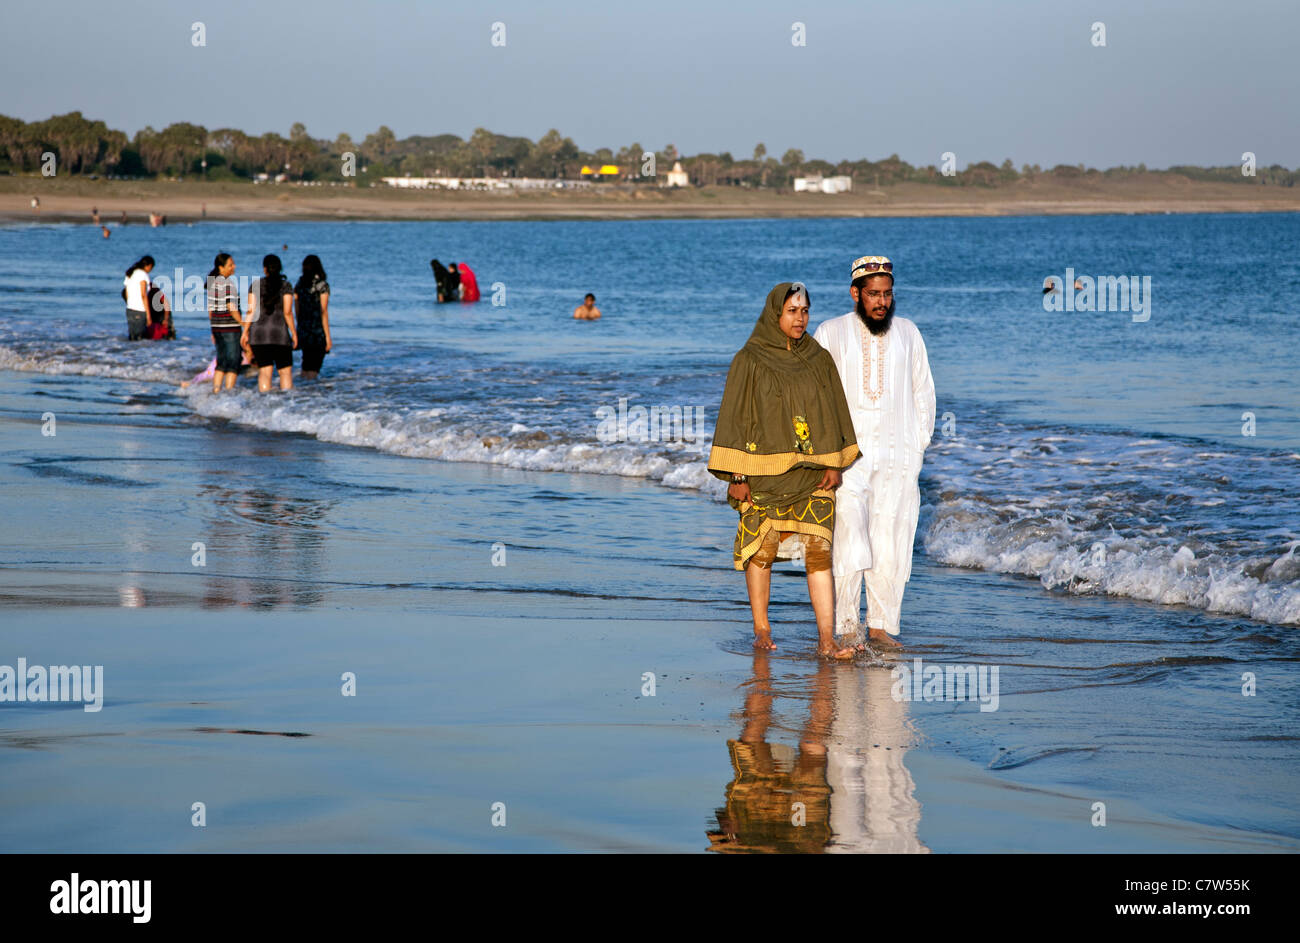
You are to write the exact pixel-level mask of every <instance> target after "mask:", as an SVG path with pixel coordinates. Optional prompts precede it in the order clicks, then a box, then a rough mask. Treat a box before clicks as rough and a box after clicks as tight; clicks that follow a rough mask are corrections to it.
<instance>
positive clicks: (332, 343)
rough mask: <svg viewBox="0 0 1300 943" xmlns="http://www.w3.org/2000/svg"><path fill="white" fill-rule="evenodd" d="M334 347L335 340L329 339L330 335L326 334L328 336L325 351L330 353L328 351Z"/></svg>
mask: <svg viewBox="0 0 1300 943" xmlns="http://www.w3.org/2000/svg"><path fill="white" fill-rule="evenodd" d="M333 347H334V342H333V341H332V340H330V339H329V335H326V336H325V353H327V354H328V353H329V352H330V351H331V350H332V349H333Z"/></svg>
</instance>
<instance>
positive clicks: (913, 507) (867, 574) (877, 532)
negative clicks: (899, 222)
mask: <svg viewBox="0 0 1300 943" xmlns="http://www.w3.org/2000/svg"><path fill="white" fill-rule="evenodd" d="M850 272H851V277H852V283H851V285H850V287H849V295H850V297H851V298H852V299H853V304H854V310H852V311H850V312H849V313H848V314H845V315H842V316H840V317H838V318H832V319H831V320H829V321H827V322H825V323H824V324H822V325H821V326H820V327H818V328H817V333H816V335H815V337H816V339H817V341H818V342H819V343H820V344H821V345H822V346H823V347H824V348H826V350H827V351H828V352H829V354H830V357H831V358H832V359H833V360H834V361H835V368H836V370H837V372H838V375H839V377H840V378H841V379H842V380H843V383H844V392H845V394H846V397H847V399H848V401H849V411H850V413H851V414H852V416H853V425H854V426H855V427H856V429H857V430H858V438H857V442H858V446H859V447H860V448H861V450H862V458H861V459H859V460H858V462H856V463H855V464H854V466H853V467H852V468H850V469H849V470H848V471H847V472H845V474H844V486H843V487H842V488H841V489H840V492H839V506H838V507H837V508H836V515H835V555H834V561H833V564H834V573H835V613H836V614H835V634H836V636H837V639H838V641H839V642H840V643H841V644H844V645H854V646H857V647H865V642H866V641H867V639H864V638H863V634H862V623H861V618H860V616H861V608H862V592H863V587H864V585H865V588H866V596H867V620H866V621H867V630H868V631H867V637H868V638H869V640H870V641H871V642H873V643H875V644H876V645H877V646H878V647H881V648H901V647H902V645H901V643H900V642H899V641H898V640H897V636H898V634H899V632H900V630H901V619H902V609H903V592H904V590H905V589H906V588H907V582H908V580H909V579H911V577H912V543H913V541H914V540H915V539H916V524H917V520H918V518H919V516H920V510H921V492H920V489H919V487H918V479H919V477H920V474H921V463H922V461H923V460H924V458H925V450H926V449H927V448H929V446H930V440H931V438H932V436H933V435H934V413H935V402H936V400H935V391H934V377H933V375H932V374H931V373H930V360H929V357H928V355H927V354H926V349H925V341H924V340H923V339H922V338H921V332H920V331H919V330H918V329H917V327H916V325H915V324H914V323H912V322H911V321H910V320H908V319H907V318H904V317H895V316H894V307H895V303H894V265H893V263H892V262H891V261H890V260H889V259H887V258H885V257H884V256H883V255H865V256H862V257H861V258H859V259H856V260H855V261H854V262H853V265H852V267H851V269H850Z"/></svg>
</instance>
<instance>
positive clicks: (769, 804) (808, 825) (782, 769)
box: [708, 651, 930, 854]
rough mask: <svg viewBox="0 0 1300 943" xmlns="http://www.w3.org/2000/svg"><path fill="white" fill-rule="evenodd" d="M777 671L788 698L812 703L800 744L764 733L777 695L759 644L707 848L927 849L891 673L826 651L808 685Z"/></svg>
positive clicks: (907, 732)
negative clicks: (862, 667)
mask: <svg viewBox="0 0 1300 943" xmlns="http://www.w3.org/2000/svg"><path fill="white" fill-rule="evenodd" d="M780 680H781V687H782V688H783V689H785V691H787V692H788V694H787V696H788V697H790V698H791V699H792V700H797V701H799V702H801V703H802V702H805V701H806V702H807V705H808V706H807V711H808V715H807V720H806V721H805V723H804V725H803V728H802V730H801V731H800V735H799V748H798V749H797V750H795V749H793V748H791V747H790V746H788V745H786V744H782V743H768V742H767V732H768V728H769V726H770V725H771V724H772V723H773V714H774V711H773V703H774V701H775V700H776V695H774V694H773V687H774V685H773V682H772V673H771V665H770V656H769V655H768V653H767V652H766V651H757V652H755V653H754V676H753V677H752V678H751V679H750V681H749V683H748V684H747V686H746V687H747V688H748V690H747V692H746V694H745V704H744V708H743V718H742V719H743V727H742V729H741V733H740V737H739V738H738V739H735V740H729V741H727V748H728V750H729V751H730V753H731V767H732V771H733V773H734V778H733V779H732V781H731V782H730V783H729V784H728V785H727V790H726V804H725V805H724V806H723V808H721V809H718V810H717V812H716V817H717V822H718V827H717V829H715V830H713V831H710V832H709V833H708V836H709V843H710V850H711V851H717V852H722V853H731V854H735V853H742V852H805V853H818V852H830V853H835V852H840V853H847V852H876V853H895V854H898V853H924V852H928V851H929V850H930V849H929V848H927V847H926V846H925V845H923V844H922V843H921V841H920V839H919V838H918V837H917V827H918V825H919V824H920V819H921V806H920V803H918V802H917V801H916V799H915V798H914V796H913V791H914V788H915V787H914V784H913V782H912V776H911V774H910V773H909V772H908V771H907V767H906V766H905V765H904V764H903V756H904V754H905V753H906V750H907V746H908V744H909V742H910V740H911V731H910V730H909V729H908V726H907V707H906V705H905V704H904V703H901V702H899V701H895V700H894V699H893V697H891V696H890V690H891V685H892V681H891V679H890V673H889V672H888V671H887V670H886V669H884V668H878V667H872V668H869V669H867V670H866V671H854V670H848V669H844V668H837V667H836V666H834V665H832V664H830V662H828V661H824V660H823V661H821V662H820V663H819V665H818V667H817V670H816V673H815V674H814V675H813V676H812V677H811V678H808V679H806V680H807V684H808V689H807V690H805V689H804V687H803V685H798V686H797V687H795V689H794V690H790V688H791V686H792V684H791V682H792V681H793V680H794V679H787V678H782V679H780ZM778 726H779V725H778Z"/></svg>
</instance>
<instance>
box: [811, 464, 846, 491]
mask: <svg viewBox="0 0 1300 943" xmlns="http://www.w3.org/2000/svg"><path fill="white" fill-rule="evenodd" d="M843 482H844V476H843V475H841V474H840V473H839V471H838V469H834V468H828V469H826V474H824V475H822V481H821V484H819V485H818V486H817V488H818V489H819V490H821V491H830V490H831V489H832V488H838V487H839V486H840V485H841V484H843Z"/></svg>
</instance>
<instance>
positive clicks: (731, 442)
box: [709, 282, 858, 658]
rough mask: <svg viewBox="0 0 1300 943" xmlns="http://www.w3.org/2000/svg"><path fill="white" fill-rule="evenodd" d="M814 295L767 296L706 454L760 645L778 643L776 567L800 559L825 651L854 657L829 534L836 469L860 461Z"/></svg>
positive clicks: (786, 288)
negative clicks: (842, 635) (843, 636)
mask: <svg viewBox="0 0 1300 943" xmlns="http://www.w3.org/2000/svg"><path fill="white" fill-rule="evenodd" d="M809 307H810V301H809V298H808V290H807V289H806V288H805V287H804V286H803V285H802V284H801V283H799V282H793V283H792V282H782V283H781V284H780V285H777V286H776V287H775V288H773V289H772V290H771V292H769V293H768V296H767V303H766V304H765V305H764V307H763V313H762V314H760V315H759V316H758V322H757V323H756V324H755V325H754V331H753V333H752V334H750V336H749V341H748V342H747V343H746V344H745V346H744V347H742V348H741V349H740V352H739V353H737V354H736V356H735V357H734V358H733V359H732V361H731V370H730V372H728V374H727V385H726V388H725V389H724V390H723V393H722V406H721V407H720V408H719V409H718V424H717V428H716V430H715V431H714V434H713V448H712V450H711V451H710V453H709V471H710V472H712V473H713V474H714V475H715V476H717V477H718V478H721V479H722V480H723V481H726V482H728V484H729V487H728V488H727V500H728V503H729V504H730V505H731V506H732V507H734V508H735V509H736V510H737V511H738V512H739V513H740V523H739V526H738V527H737V530H736V544H735V550H734V553H733V563H734V565H735V568H736V569H737V570H743V571H744V573H745V586H746V588H747V589H748V591H749V606H750V609H751V610H752V612H753V615H754V647H755V648H758V649H765V650H766V649H773V648H776V645H775V643H774V642H773V641H772V627H771V625H770V623H769V622H768V619H767V604H768V598H769V596H770V594H771V588H772V569H771V567H772V563H773V561H775V560H778V559H783V560H784V559H796V558H800V557H802V558H803V560H804V566H805V568H806V570H807V573H808V597H809V599H810V600H811V601H812V605H813V613H814V615H815V616H816V618H817V637H818V646H817V651H818V653H819V654H821V655H823V656H826V657H831V658H852V657H853V654H854V651H853V649H852V648H839V647H837V646H836V644H835V641H834V636H833V628H834V621H835V589H834V584H833V582H832V580H831V537H832V535H833V534H834V530H835V493H834V491H833V490H832V489H833V488H835V487H837V486H838V485H839V483H840V469H843V468H847V467H848V466H849V465H851V464H852V463H853V460H854V459H856V458H857V457H858V444H857V436H856V435H855V433H854V431H853V420H852V418H851V416H850V414H849V406H848V402H847V401H846V400H845V399H844V388H843V386H842V385H841V384H840V377H839V373H838V372H837V371H836V369H835V362H834V361H833V360H832V359H831V356H830V354H828V353H827V352H826V351H825V350H824V349H823V348H822V347H821V345H819V344H818V343H817V341H815V340H814V339H813V337H812V335H810V334H808V333H807V329H808V311H809Z"/></svg>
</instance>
